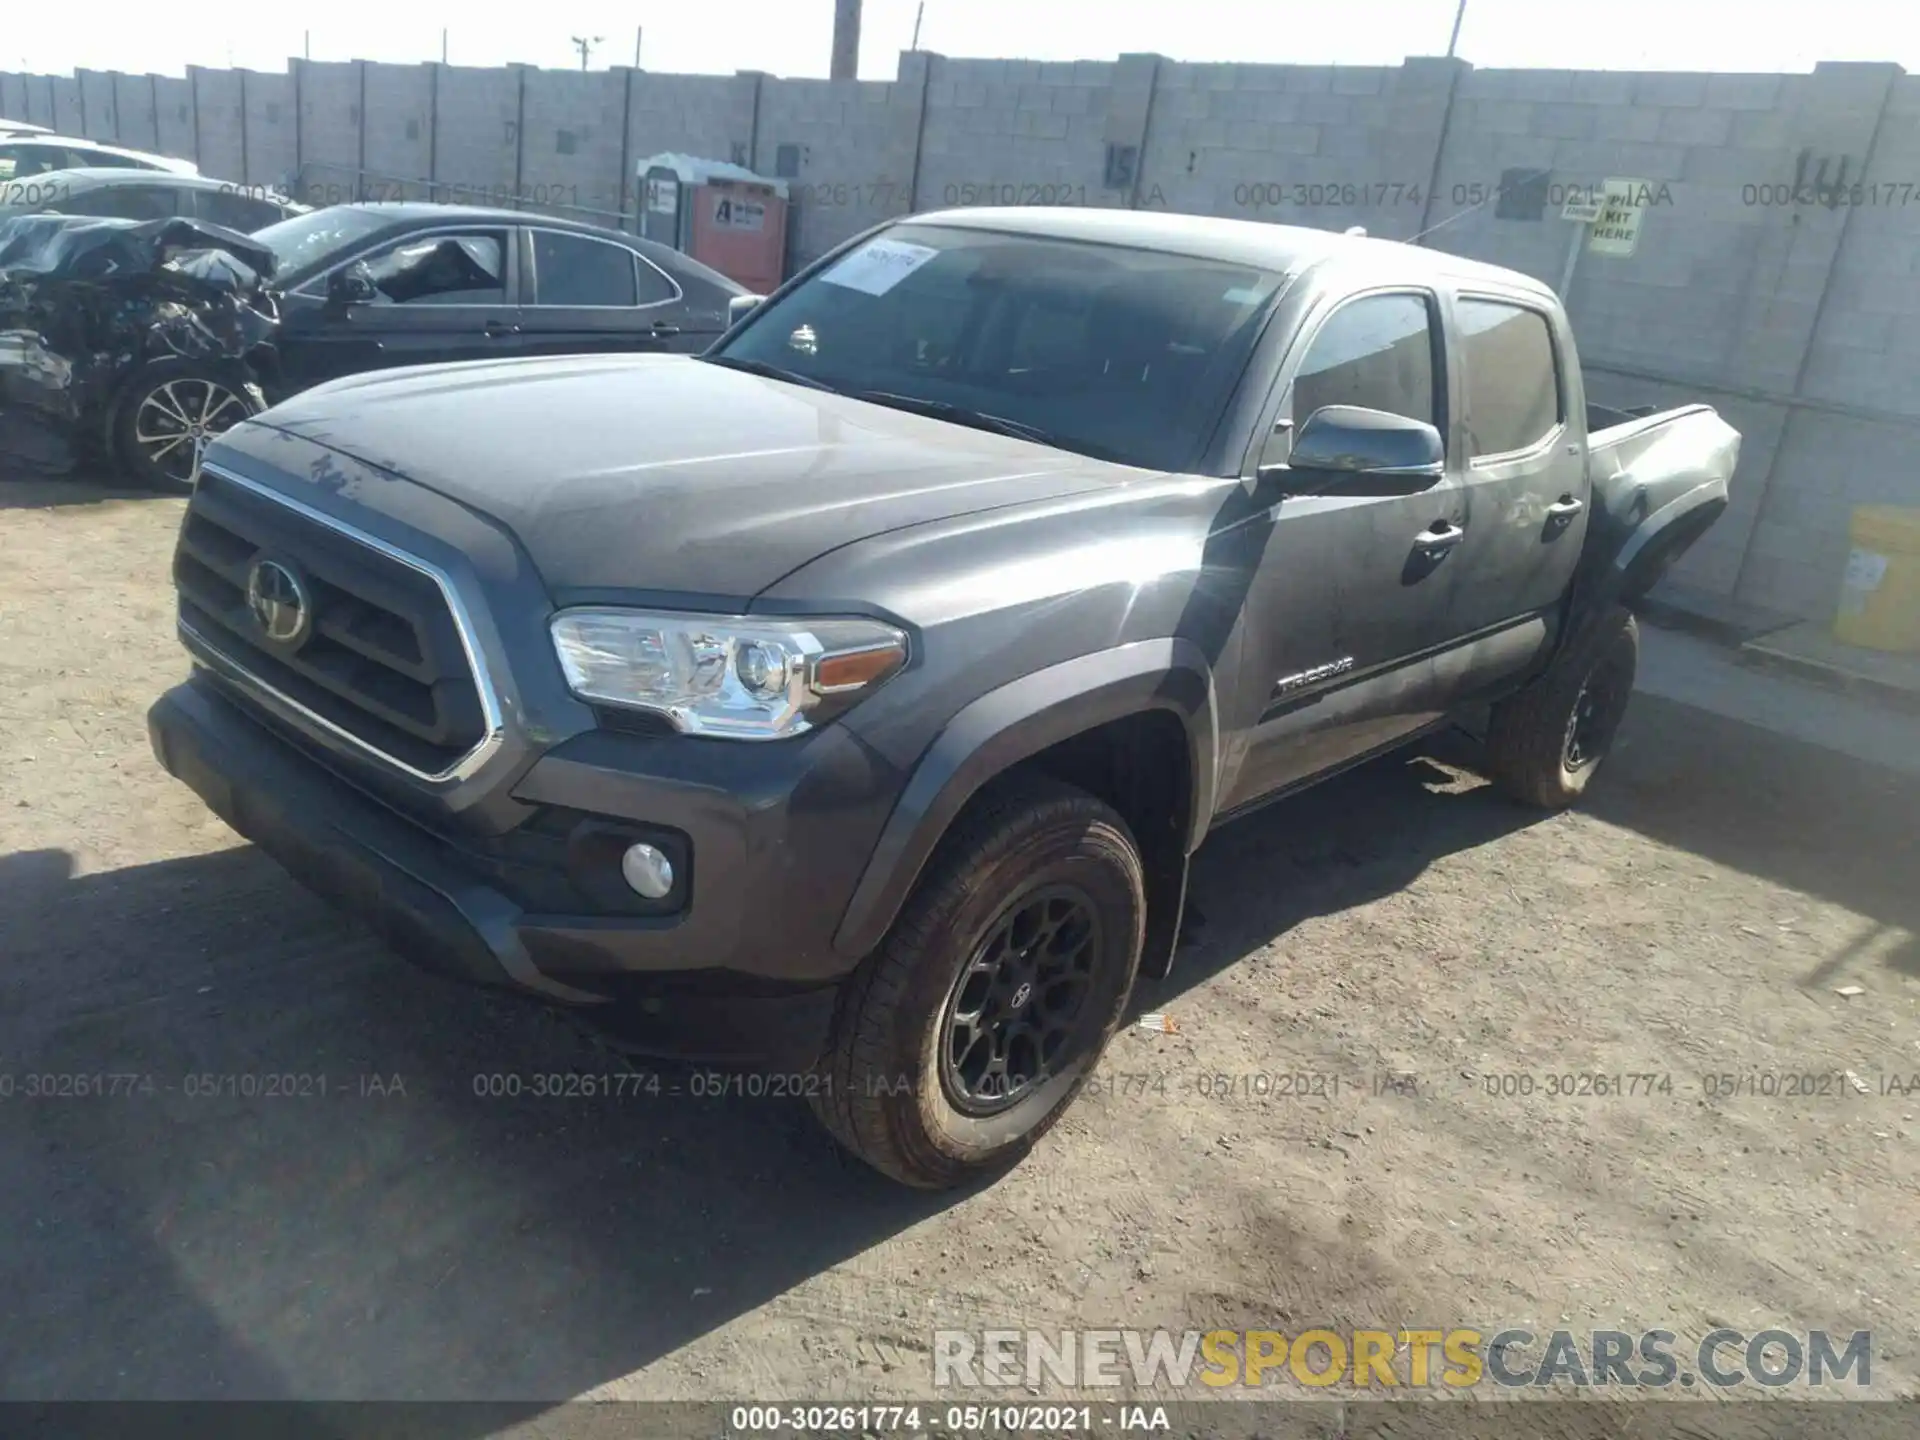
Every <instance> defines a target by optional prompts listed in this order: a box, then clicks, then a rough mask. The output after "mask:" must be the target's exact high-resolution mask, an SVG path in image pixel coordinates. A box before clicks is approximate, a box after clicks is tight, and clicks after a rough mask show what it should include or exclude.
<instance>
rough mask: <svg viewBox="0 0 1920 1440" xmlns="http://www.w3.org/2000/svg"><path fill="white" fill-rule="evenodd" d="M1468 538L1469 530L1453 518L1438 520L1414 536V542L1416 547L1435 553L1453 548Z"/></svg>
mask: <svg viewBox="0 0 1920 1440" xmlns="http://www.w3.org/2000/svg"><path fill="white" fill-rule="evenodd" d="M1466 538H1467V532H1466V531H1465V530H1462V529H1461V528H1460V527H1459V526H1458V525H1455V524H1454V523H1453V522H1452V521H1451V520H1436V521H1434V522H1433V524H1431V525H1429V526H1428V527H1427V528H1426V529H1425V530H1422V531H1421V532H1420V533H1419V534H1418V535H1416V536H1414V537H1413V543H1414V546H1415V548H1416V549H1420V550H1425V551H1426V552H1427V553H1428V554H1435V553H1438V552H1440V551H1443V550H1451V549H1452V548H1453V547H1454V546H1456V545H1458V544H1459V543H1460V542H1461V541H1462V540H1464V539H1466Z"/></svg>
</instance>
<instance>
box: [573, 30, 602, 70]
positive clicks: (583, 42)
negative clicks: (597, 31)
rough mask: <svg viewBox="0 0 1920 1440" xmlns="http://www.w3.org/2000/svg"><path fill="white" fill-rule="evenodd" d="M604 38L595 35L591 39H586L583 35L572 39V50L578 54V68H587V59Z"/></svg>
mask: <svg viewBox="0 0 1920 1440" xmlns="http://www.w3.org/2000/svg"><path fill="white" fill-rule="evenodd" d="M606 38H607V37H606V36H604V35H595V36H594V37H593V38H592V39H588V38H587V37H586V36H584V35H576V36H574V37H573V48H574V49H576V50H578V51H579V52H580V68H581V69H582V70H584V69H586V68H587V57H588V56H589V55H591V54H592V53H593V47H594V46H596V45H598V44H599V43H600V42H601V41H602V40H604V39H606Z"/></svg>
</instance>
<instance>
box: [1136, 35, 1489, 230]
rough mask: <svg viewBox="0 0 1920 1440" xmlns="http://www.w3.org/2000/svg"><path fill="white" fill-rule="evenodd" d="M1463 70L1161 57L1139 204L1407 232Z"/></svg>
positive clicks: (1435, 65) (1427, 62)
mask: <svg viewBox="0 0 1920 1440" xmlns="http://www.w3.org/2000/svg"><path fill="white" fill-rule="evenodd" d="M1465 69H1466V67H1465V65H1464V64H1463V63H1460V62H1451V61H1446V60H1431V59H1423V60H1413V61H1409V62H1407V64H1406V65H1404V66H1399V67H1391V68H1389V67H1379V66H1340V67H1335V66H1329V65H1180V64H1172V63H1164V62H1163V64H1162V65H1161V67H1160V73H1159V76H1158V83H1157V86H1156V88H1155V90H1154V94H1153V106H1152V112H1151V116H1150V120H1149V125H1148V130H1147V139H1146V152H1147V158H1146V167H1145V171H1144V174H1143V177H1142V185H1141V201H1140V203H1141V204H1142V206H1144V207H1147V208H1156V209H1158V208H1166V209H1170V210H1180V211H1189V212H1195V213H1200V214H1211V215H1232V216H1236V217H1239V218H1242V219H1252V220H1263V221H1268V222H1271V223H1275V224H1283V225H1306V226H1311V227H1313V228H1316V229H1341V230H1344V229H1346V228H1348V227H1349V226H1353V225H1362V226H1365V227H1366V228H1367V230H1368V232H1369V233H1370V234H1374V235H1381V236H1386V237H1389V238H1402V239H1404V238H1407V237H1410V236H1412V235H1414V234H1416V233H1417V232H1418V231H1419V229H1420V223H1421V216H1422V214H1423V207H1424V202H1425V197H1426V194H1427V191H1428V190H1429V189H1430V188H1431V186H1432V183H1433V168H1434V162H1435V158H1436V156H1437V154H1438V151H1439V146H1440V135H1441V128H1442V120H1443V118H1444V116H1445V113H1446V107H1447V101H1448V97H1449V95H1450V93H1451V91H1452V89H1453V87H1454V85H1455V84H1456V83H1457V80H1458V77H1459V75H1460V74H1461V73H1462V72H1464V71H1465Z"/></svg>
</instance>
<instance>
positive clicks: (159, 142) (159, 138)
mask: <svg viewBox="0 0 1920 1440" xmlns="http://www.w3.org/2000/svg"><path fill="white" fill-rule="evenodd" d="M148 79H149V80H150V81H151V82H152V87H153V94H154V117H155V128H156V129H157V130H158V132H159V133H158V134H157V135H156V136H155V139H154V147H153V148H154V149H156V150H158V151H159V152H160V153H161V154H162V155H177V156H179V157H180V158H181V159H183V160H193V159H195V157H196V156H197V155H198V153H199V148H200V146H199V139H198V137H197V136H196V134H195V132H194V122H193V87H192V85H190V84H188V82H187V81H186V80H185V79H183V78H181V77H179V76H174V75H152V76H149V77H148Z"/></svg>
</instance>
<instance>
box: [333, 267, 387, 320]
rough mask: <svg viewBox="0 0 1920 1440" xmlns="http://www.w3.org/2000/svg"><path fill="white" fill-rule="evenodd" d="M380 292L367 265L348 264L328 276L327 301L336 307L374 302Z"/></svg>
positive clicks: (341, 308)
mask: <svg viewBox="0 0 1920 1440" xmlns="http://www.w3.org/2000/svg"><path fill="white" fill-rule="evenodd" d="M378 293H379V292H378V291H376V290H375V289H374V286H373V275H372V274H371V272H369V271H368V269H367V267H366V266H365V265H359V264H355V265H347V266H344V267H343V268H341V269H339V270H336V271H334V272H333V273H332V274H331V275H329V276H328V277H327V303H328V304H329V305H332V306H334V307H335V308H336V309H340V310H344V309H346V308H347V306H349V305H369V304H372V303H373V300H374V298H375V297H376V295H377V294H378Z"/></svg>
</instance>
